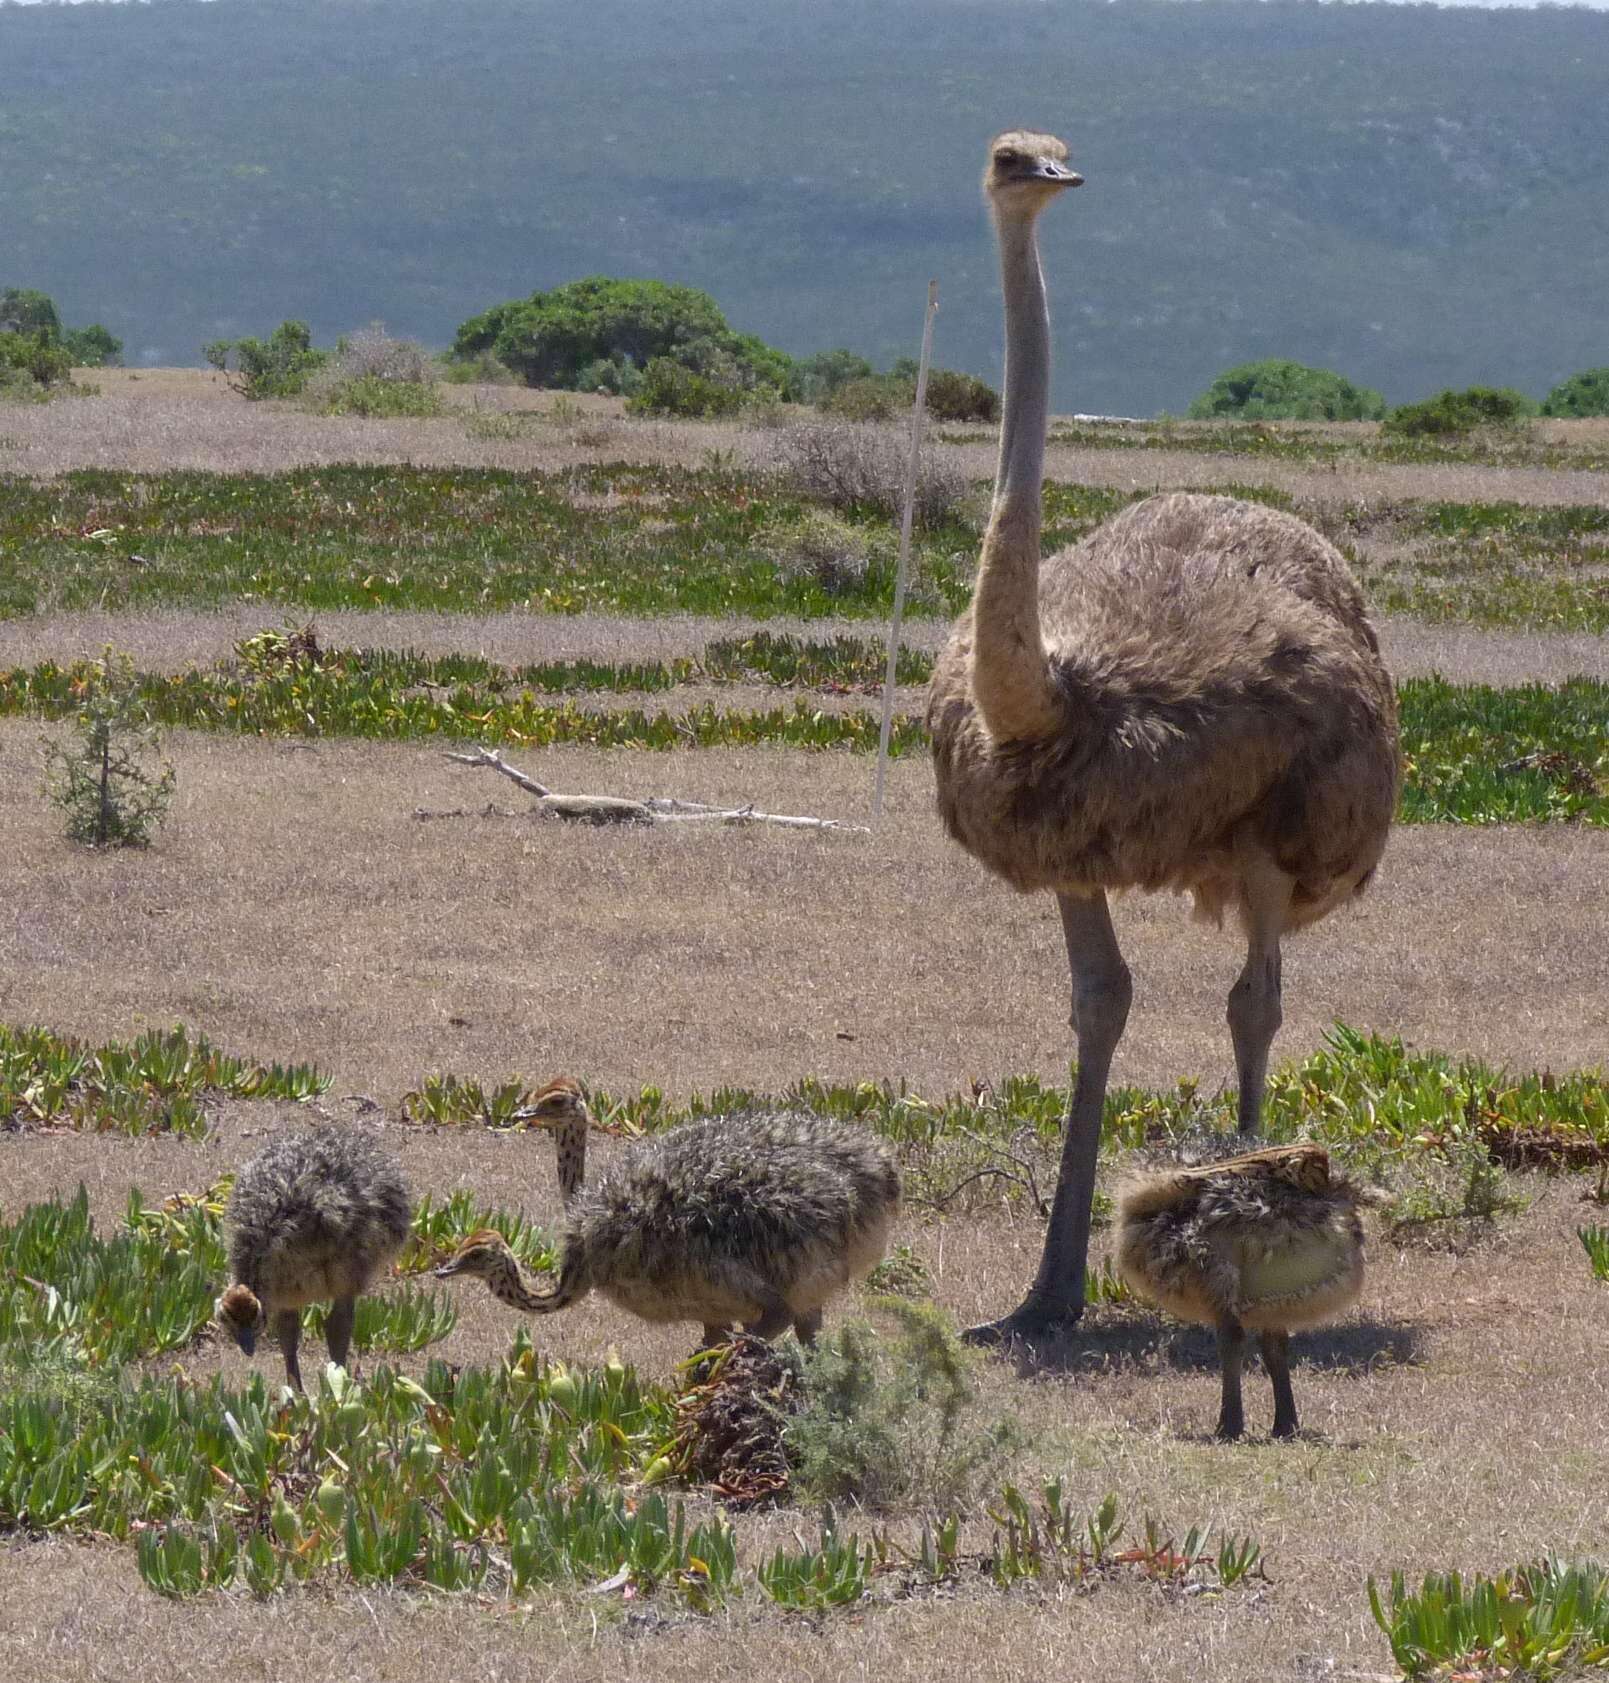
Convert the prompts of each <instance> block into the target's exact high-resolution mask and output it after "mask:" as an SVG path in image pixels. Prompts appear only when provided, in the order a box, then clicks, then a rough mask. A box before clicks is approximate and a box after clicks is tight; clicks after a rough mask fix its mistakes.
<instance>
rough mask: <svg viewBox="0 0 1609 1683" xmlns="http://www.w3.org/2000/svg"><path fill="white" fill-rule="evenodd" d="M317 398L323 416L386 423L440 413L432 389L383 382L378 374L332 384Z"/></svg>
mask: <svg viewBox="0 0 1609 1683" xmlns="http://www.w3.org/2000/svg"><path fill="white" fill-rule="evenodd" d="M317 397H318V408H319V409H320V410H321V411H322V412H323V413H324V414H326V415H362V416H365V417H379V418H381V419H386V418H395V417H397V416H405V415H414V416H428V415H439V414H440V413H441V399H440V398H439V397H438V396H437V395H436V388H435V387H434V386H430V385H421V384H417V383H415V382H413V381H405V380H385V379H382V378H381V377H380V376H379V375H378V374H362V375H359V376H358V377H357V378H356V379H354V380H338V381H335V382H334V383H333V384H331V385H330V386H328V387H326V388H324V389H323V390H322V391H320V392H319V393H318V394H317Z"/></svg>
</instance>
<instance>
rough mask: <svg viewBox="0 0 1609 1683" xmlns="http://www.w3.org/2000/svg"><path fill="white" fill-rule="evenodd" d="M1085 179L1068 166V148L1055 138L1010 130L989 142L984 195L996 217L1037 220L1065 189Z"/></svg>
mask: <svg viewBox="0 0 1609 1683" xmlns="http://www.w3.org/2000/svg"><path fill="white" fill-rule="evenodd" d="M1083 180H1084V178H1083V176H1081V175H1080V174H1079V173H1078V171H1077V170H1075V169H1069V168H1068V166H1067V148H1066V146H1065V145H1064V144H1063V143H1062V142H1061V141H1059V140H1058V139H1057V138H1056V137H1055V135H1053V134H1035V133H1034V132H1033V131H1032V130H1030V129H1008V130H1007V131H1006V133H1004V134H997V135H996V136H995V137H994V139H993V140H991V141H990V142H989V162H988V165H987V167H986V168H985V169H984V172H983V193H984V197H985V198H986V199H988V201H989V203H990V204H991V205H992V206H993V207H994V210H995V213H996V214H997V215H1001V214H1010V215H1014V216H1037V215H1038V214H1039V212H1040V211H1041V210H1043V209H1044V208H1045V206H1046V205H1047V204H1049V203H1050V201H1051V200H1052V199H1053V198H1055V196H1056V195H1057V194H1058V193H1059V192H1061V190H1062V189H1063V188H1064V187H1078V186H1081V185H1082V184H1083Z"/></svg>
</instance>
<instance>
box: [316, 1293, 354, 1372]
mask: <svg viewBox="0 0 1609 1683" xmlns="http://www.w3.org/2000/svg"><path fill="white" fill-rule="evenodd" d="M357 1313H358V1305H357V1299H356V1298H351V1297H338V1298H336V1300H335V1301H334V1302H333V1303H332V1304H331V1305H330V1314H329V1319H328V1320H327V1321H325V1323H324V1342H325V1343H326V1344H328V1345H329V1347H330V1360H331V1361H332V1362H334V1363H335V1365H336V1366H337V1367H347V1366H348V1364H347V1359H346V1356H347V1351H348V1350H350V1349H351V1347H352V1324H353V1322H354V1321H356V1319H357ZM348 1371H350V1369H348Z"/></svg>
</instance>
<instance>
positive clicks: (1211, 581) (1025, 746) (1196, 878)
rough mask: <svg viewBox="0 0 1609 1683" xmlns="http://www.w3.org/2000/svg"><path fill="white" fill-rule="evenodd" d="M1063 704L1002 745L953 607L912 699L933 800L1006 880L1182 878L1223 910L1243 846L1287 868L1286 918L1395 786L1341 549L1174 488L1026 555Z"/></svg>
mask: <svg viewBox="0 0 1609 1683" xmlns="http://www.w3.org/2000/svg"><path fill="white" fill-rule="evenodd" d="M1038 600H1039V616H1040V622H1041V627H1042V634H1043V639H1044V646H1045V650H1046V656H1047V661H1048V666H1049V671H1050V676H1051V682H1052V685H1053V688H1054V691H1055V695H1056V705H1057V707H1058V708H1059V710H1060V712H1061V714H1062V720H1061V723H1060V726H1059V728H1057V729H1056V730H1055V731H1053V732H1052V733H1050V734H1049V735H1047V736H1044V737H1036V738H1033V739H1029V740H1024V741H1014V742H1002V741H996V740H995V739H994V738H993V737H992V736H991V735H990V734H989V732H988V730H987V728H986V727H985V725H984V723H983V720H982V717H981V714H980V713H979V711H978V709H977V707H976V705H975V702H974V698H973V694H972V677H971V673H972V664H973V640H974V637H973V619H972V612H973V611H972V610H970V609H969V610H968V612H967V613H966V614H964V615H963V616H962V618H961V620H960V621H959V622H958V624H957V627H956V630H955V633H954V635H953V637H952V639H951V641H950V643H949V646H948V647H947V648H946V650H945V651H944V653H943V655H942V656H941V657H940V660H939V662H938V665H937V667H936V668H935V671H934V674H933V679H932V684H931V687H930V690H929V698H928V713H927V717H928V724H929V728H930V730H931V732H932V736H933V751H934V765H935V771H936V775H937V780H938V796H939V810H940V813H941V815H942V817H943V820H944V824H945V827H946V829H947V830H948V831H949V833H950V835H951V836H952V837H953V838H954V839H955V840H956V841H958V842H959V843H960V844H961V845H962V846H963V847H965V848H966V849H967V851H968V852H970V853H972V854H973V855H974V856H975V857H976V858H978V859H979V860H980V861H981V862H982V863H983V864H985V865H986V866H988V868H989V869H990V870H992V871H994V872H995V873H996V874H997V875H998V876H1000V877H1003V878H1004V879H1005V881H1007V882H1008V883H1010V884H1011V885H1012V887H1014V888H1017V889H1019V890H1022V891H1025V892H1026V891H1029V890H1033V889H1042V888H1050V889H1054V890H1057V891H1059V892H1062V893H1072V894H1077V893H1079V892H1080V891H1084V892H1088V891H1089V890H1092V889H1128V888H1139V889H1147V890H1158V889H1172V890H1175V891H1181V892H1182V891H1185V890H1188V891H1190V892H1191V893H1192V894H1193V895H1194V896H1195V902H1196V911H1197V915H1198V916H1202V917H1206V918H1209V919H1213V920H1218V921H1221V919H1222V917H1223V914H1224V911H1225V910H1226V908H1229V907H1232V906H1234V905H1236V904H1237V903H1238V901H1239V899H1240V887H1239V880H1240V879H1239V870H1238V868H1237V857H1236V856H1237V850H1238V849H1239V848H1241V847H1243V846H1244V845H1245V844H1246V843H1251V844H1254V845H1255V846H1256V847H1257V848H1259V849H1261V850H1262V851H1264V852H1266V854H1267V855H1268V856H1269V857H1271V858H1272V859H1273V861H1274V862H1275V863H1276V864H1277V865H1278V866H1279V868H1280V869H1281V870H1282V871H1284V872H1286V873H1288V874H1289V875H1290V876H1291V877H1292V878H1294V879H1295V890H1294V893H1293V896H1292V903H1291V909H1290V914H1289V918H1288V923H1287V927H1293V928H1294V927H1299V926H1301V925H1302V924H1306V923H1311V922H1313V921H1315V920H1316V919H1318V918H1320V917H1322V916H1324V914H1325V913H1326V912H1328V911H1330V910H1331V909H1332V908H1333V907H1334V906H1336V905H1337V904H1339V903H1340V902H1342V901H1344V900H1346V899H1347V898H1349V897H1350V896H1352V895H1354V894H1356V893H1359V892H1361V890H1362V889H1363V888H1364V887H1365V886H1366V884H1367V882H1368V880H1369V877H1370V876H1371V875H1372V873H1373V871H1374V868H1375V866H1376V864H1377V863H1378V861H1379V859H1380V856H1381V854H1382V852H1383V850H1384V847H1385V841H1386V832H1387V829H1388V827H1389V825H1390V822H1391V817H1392V813H1393V811H1394V810H1395V806H1396V799H1397V786H1398V779H1399V756H1398V748H1397V711H1396V699H1395V694H1394V691H1393V689H1392V686H1391V682H1390V679H1389V678H1388V676H1387V674H1386V672H1385V669H1384V667H1383V666H1382V664H1381V661H1380V656H1379V646H1378V643H1377V641H1376V639H1375V635H1374V632H1373V630H1372V628H1371V627H1370V625H1369V622H1368V619H1367V617H1366V615H1365V612H1364V606H1363V599H1362V596H1361V594H1360V592H1359V590H1358V587H1357V585H1356V583H1355V582H1354V581H1353V579H1352V576H1351V573H1350V572H1349V571H1348V569H1347V566H1346V563H1345V561H1344V559H1343V558H1342V556H1341V554H1340V552H1339V551H1338V550H1337V549H1336V548H1335V547H1334V545H1333V544H1331V543H1329V542H1328V541H1327V540H1326V539H1325V538H1323V537H1321V536H1320V535H1319V534H1318V533H1317V532H1315V531H1314V530H1313V529H1312V528H1311V527H1310V526H1308V525H1306V524H1305V523H1304V522H1302V521H1300V520H1298V519H1297V518H1295V516H1293V515H1289V514H1285V513H1282V512H1281V511H1279V510H1277V509H1271V508H1266V507H1263V506H1261V505H1257V504H1250V503H1245V502H1240V501H1237V500H1235V499H1232V498H1229V497H1219V496H1202V495H1196V494H1193V493H1184V492H1179V493H1172V494H1169V495H1165V496H1158V497H1151V498H1148V499H1147V500H1146V501H1144V502H1141V503H1137V504H1135V505H1134V506H1133V507H1131V508H1129V509H1126V510H1125V511H1124V512H1122V513H1121V514H1118V515H1116V516H1114V517H1113V518H1112V519H1111V520H1109V521H1107V522H1106V523H1105V524H1104V525H1102V526H1101V527H1099V528H1098V529H1097V530H1096V531H1095V532H1093V533H1091V534H1090V535H1089V536H1088V537H1087V538H1085V539H1084V540H1083V541H1082V542H1081V543H1079V544H1077V545H1075V546H1073V547H1071V548H1068V549H1064V550H1062V551H1060V552H1058V553H1057V554H1055V555H1052V556H1050V557H1048V558H1047V559H1046V560H1045V561H1044V562H1043V563H1042V565H1041V567H1040V575H1039V586H1038Z"/></svg>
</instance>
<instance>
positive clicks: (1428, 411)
mask: <svg viewBox="0 0 1609 1683" xmlns="http://www.w3.org/2000/svg"><path fill="white" fill-rule="evenodd" d="M1538 407H1539V406H1538V405H1537V403H1536V401H1535V400H1534V399H1532V398H1529V397H1527V396H1526V395H1525V393H1524V392H1517V391H1514V390H1512V389H1510V388H1509V387H1506V386H1505V387H1493V386H1470V387H1468V388H1467V389H1465V390H1464V391H1452V390H1448V391H1441V392H1437V393H1436V395H1435V396H1434V397H1427V398H1426V399H1425V400H1424V401H1423V402H1422V403H1404V404H1402V405H1400V406H1399V407H1398V408H1396V409H1393V410H1392V411H1391V413H1390V414H1389V415H1387V416H1386V418H1385V421H1384V422H1383V423H1382V425H1381V429H1380V430H1381V431H1382V432H1386V433H1390V434H1391V435H1392V436H1393V437H1396V438H1439V437H1445V436H1446V435H1448V434H1458V433H1466V432H1474V431H1476V430H1477V429H1479V428H1481V427H1514V426H1518V425H1519V424H1520V423H1521V422H1522V421H1526V420H1529V419H1530V417H1531V416H1533V415H1535V414H1536V413H1537V412H1538Z"/></svg>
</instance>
